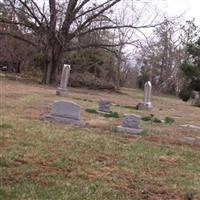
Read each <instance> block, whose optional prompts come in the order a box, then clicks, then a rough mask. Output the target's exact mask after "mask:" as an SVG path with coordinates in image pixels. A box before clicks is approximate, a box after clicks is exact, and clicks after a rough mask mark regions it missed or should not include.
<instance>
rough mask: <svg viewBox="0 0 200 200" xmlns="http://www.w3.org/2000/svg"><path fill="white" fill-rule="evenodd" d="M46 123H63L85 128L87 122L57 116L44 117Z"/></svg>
mask: <svg viewBox="0 0 200 200" xmlns="http://www.w3.org/2000/svg"><path fill="white" fill-rule="evenodd" d="M44 121H45V122H58V123H63V124H71V125H77V126H80V127H84V126H85V122H83V121H81V120H77V119H71V118H66V117H61V116H56V115H51V114H50V115H45V116H44Z"/></svg>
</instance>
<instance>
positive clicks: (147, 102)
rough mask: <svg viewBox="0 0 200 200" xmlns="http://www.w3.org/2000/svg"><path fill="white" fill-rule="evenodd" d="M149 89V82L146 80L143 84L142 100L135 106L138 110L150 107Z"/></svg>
mask: <svg viewBox="0 0 200 200" xmlns="http://www.w3.org/2000/svg"><path fill="white" fill-rule="evenodd" d="M151 90H152V85H151V82H150V81H147V82H146V83H145V85H144V102H142V103H139V104H138V105H137V108H138V109H139V110H145V109H150V108H151V107H152V105H151Z"/></svg>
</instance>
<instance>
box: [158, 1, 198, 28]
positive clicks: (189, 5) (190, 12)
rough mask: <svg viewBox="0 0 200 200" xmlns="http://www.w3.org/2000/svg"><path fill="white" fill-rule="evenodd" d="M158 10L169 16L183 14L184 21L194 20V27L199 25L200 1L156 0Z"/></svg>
mask: <svg viewBox="0 0 200 200" xmlns="http://www.w3.org/2000/svg"><path fill="white" fill-rule="evenodd" d="M157 2H158V4H160V6H159V7H160V8H163V10H164V11H165V12H166V13H167V14H168V15H169V16H174V15H180V14H183V13H185V19H186V20H188V19H189V20H191V19H193V18H195V21H196V25H200V11H199V9H200V0H157Z"/></svg>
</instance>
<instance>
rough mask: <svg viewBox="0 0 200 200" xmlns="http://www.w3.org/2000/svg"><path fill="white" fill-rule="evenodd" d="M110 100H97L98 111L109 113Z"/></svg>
mask: <svg viewBox="0 0 200 200" xmlns="http://www.w3.org/2000/svg"><path fill="white" fill-rule="evenodd" d="M110 106H111V102H110V101H108V100H101V101H100V102H99V111H100V112H105V113H109V112H110Z"/></svg>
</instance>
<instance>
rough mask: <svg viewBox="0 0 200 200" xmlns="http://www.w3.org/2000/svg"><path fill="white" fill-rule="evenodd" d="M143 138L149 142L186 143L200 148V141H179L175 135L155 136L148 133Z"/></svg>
mask: <svg viewBox="0 0 200 200" xmlns="http://www.w3.org/2000/svg"><path fill="white" fill-rule="evenodd" d="M143 139H144V140H147V141H149V142H155V143H159V144H170V145H187V146H190V147H192V148H200V143H195V144H189V143H187V142H184V141H180V140H179V138H177V136H169V137H166V136H155V135H148V136H144V137H143Z"/></svg>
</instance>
